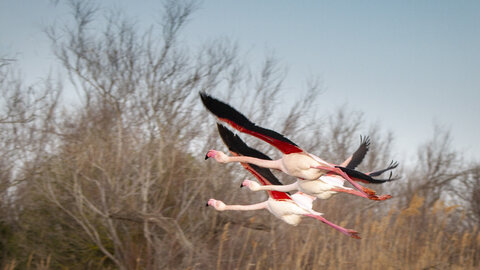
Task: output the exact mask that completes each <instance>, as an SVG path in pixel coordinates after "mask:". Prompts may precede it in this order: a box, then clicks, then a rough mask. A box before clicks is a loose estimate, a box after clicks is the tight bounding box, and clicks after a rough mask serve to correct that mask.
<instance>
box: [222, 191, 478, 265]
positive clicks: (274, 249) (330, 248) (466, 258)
mask: <svg viewBox="0 0 480 270" xmlns="http://www.w3.org/2000/svg"><path fill="white" fill-rule="evenodd" d="M423 206H424V205H423V198H421V197H419V196H414V197H413V199H412V200H411V201H410V204H409V206H408V207H407V208H404V209H396V206H395V205H394V206H392V208H391V209H390V211H388V213H387V214H386V215H383V216H381V215H380V216H379V215H375V214H374V213H373V210H372V211H368V212H367V213H364V214H363V215H362V218H355V219H352V220H348V221H344V222H343V223H341V224H342V225H346V224H348V227H351V228H355V229H357V230H358V231H360V233H361V236H362V239H361V240H354V239H351V238H348V237H345V236H344V235H342V234H339V233H338V232H336V231H334V230H331V229H330V228H329V227H328V226H325V225H323V224H321V223H319V222H316V221H315V220H308V219H305V220H304V221H303V224H300V225H299V226H298V227H291V226H288V225H285V224H281V223H280V221H278V220H272V226H271V227H270V230H269V231H259V230H252V229H248V228H245V227H242V226H235V225H233V226H227V225H224V226H223V230H222V231H219V232H218V234H219V237H218V243H217V245H218V247H219V248H220V249H221V250H222V251H223V252H218V253H217V255H218V258H217V266H216V267H217V269H219V268H220V269H478V267H479V266H480V233H479V230H478V228H477V227H476V228H474V229H472V230H470V231H457V230H454V228H452V227H450V226H449V225H448V224H449V222H448V221H449V220H450V219H451V218H453V217H454V215H455V214H458V213H456V212H455V209H452V208H451V207H446V206H444V205H443V204H441V203H437V204H435V206H434V207H432V208H430V209H424V208H423ZM457 221H458V222H459V223H460V222H462V220H461V218H460V219H458V220H457ZM275 223H277V224H275ZM344 223H345V224H344ZM225 235H229V237H225ZM219 263H220V266H219Z"/></svg>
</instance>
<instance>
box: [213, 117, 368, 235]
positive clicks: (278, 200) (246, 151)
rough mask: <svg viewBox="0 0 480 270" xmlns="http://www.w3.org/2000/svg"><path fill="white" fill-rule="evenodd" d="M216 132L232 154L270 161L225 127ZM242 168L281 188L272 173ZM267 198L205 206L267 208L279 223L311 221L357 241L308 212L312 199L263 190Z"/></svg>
mask: <svg viewBox="0 0 480 270" xmlns="http://www.w3.org/2000/svg"><path fill="white" fill-rule="evenodd" d="M219 132H220V135H221V137H222V140H223V141H224V142H225V144H226V145H227V146H228V148H229V149H230V152H231V153H232V155H234V156H237V157H241V156H243V155H248V156H253V157H257V158H262V159H270V158H269V157H268V156H266V155H265V154H263V153H261V152H259V151H257V150H255V149H253V148H250V147H249V146H248V145H246V144H245V143H244V142H243V141H242V140H241V139H240V138H239V137H238V136H237V135H234V134H233V133H232V132H231V131H229V130H228V129H226V128H221V126H219ZM240 164H241V165H242V166H243V167H244V168H245V169H247V170H248V171H249V172H251V173H252V174H253V175H254V176H255V177H256V178H257V179H258V181H260V183H262V185H272V184H275V185H281V183H280V181H279V180H278V179H277V178H276V177H275V176H274V175H273V174H272V172H271V171H270V170H269V169H267V168H262V167H259V166H256V165H254V164H249V163H243V162H241V163H240ZM267 192H268V195H269V198H268V199H267V200H266V201H264V202H261V203H256V204H251V205H227V204H225V203H224V202H223V201H220V200H216V199H213V198H211V199H209V200H208V202H207V206H212V207H213V208H215V210H217V211H227V210H234V211H251V210H260V209H267V210H268V211H269V212H270V213H272V214H273V215H274V216H275V217H277V218H279V219H281V220H283V221H284V222H286V223H288V224H290V225H293V226H297V225H298V224H299V223H300V221H301V218H302V217H303V216H307V217H311V218H315V219H317V220H320V221H321V222H323V223H325V224H327V225H328V226H330V227H332V228H334V229H335V230H338V231H339V232H341V233H343V234H345V235H348V236H350V237H352V238H356V239H360V236H359V235H358V232H357V231H354V230H351V229H346V228H343V227H341V226H339V225H336V224H334V223H332V222H330V221H328V220H327V219H326V218H324V217H323V216H322V215H323V213H319V212H317V211H315V210H313V209H312V202H313V200H315V197H312V196H309V195H307V194H304V193H302V192H297V193H295V194H293V195H289V194H288V193H285V192H281V191H275V190H269V191H267Z"/></svg>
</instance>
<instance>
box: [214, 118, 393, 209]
mask: <svg viewBox="0 0 480 270" xmlns="http://www.w3.org/2000/svg"><path fill="white" fill-rule="evenodd" d="M223 128H225V127H223ZM368 145H369V141H368V137H367V138H364V139H361V144H360V146H359V147H358V149H357V151H355V153H354V154H353V155H352V156H350V157H349V158H348V159H347V160H345V161H344V162H343V163H342V164H341V165H340V166H342V167H345V168H348V169H354V168H355V167H356V166H357V165H358V164H359V163H360V162H361V161H362V159H363V157H364V156H365V154H366V152H367V151H368ZM397 166H398V163H397V162H393V161H392V162H391V163H390V165H389V166H388V167H387V168H385V169H382V170H378V171H374V172H370V173H367V175H368V176H379V175H381V174H382V173H384V172H386V171H388V170H392V169H394V168H396V167H397ZM391 176H392V174H391V173H390V177H389V178H388V179H374V178H371V179H369V180H368V181H367V180H363V179H359V178H353V179H355V180H357V181H361V182H365V183H370V184H381V183H385V182H387V181H392V180H395V179H394V178H391ZM344 184H345V180H344V179H343V178H342V177H341V176H339V175H337V174H334V173H327V174H325V175H322V176H320V178H319V179H317V180H297V181H296V182H294V183H292V184H289V185H282V186H276V185H267V186H265V185H259V184H258V183H256V182H255V181H251V180H248V179H247V180H244V181H243V182H242V185H241V187H244V186H246V187H248V188H249V189H250V190H252V191H259V190H276V191H283V192H288V191H293V190H298V191H301V192H303V193H307V194H309V195H312V196H314V197H316V198H319V199H328V198H330V197H331V196H333V195H335V194H337V193H338V192H344V193H348V194H352V195H356V196H360V197H365V198H368V197H366V196H365V195H364V194H363V193H361V192H359V191H357V190H354V189H352V188H349V187H345V186H344ZM388 198H391V196H390V195H382V196H380V197H379V200H385V199H388Z"/></svg>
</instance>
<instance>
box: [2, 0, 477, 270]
mask: <svg viewBox="0 0 480 270" xmlns="http://www.w3.org/2000/svg"><path fill="white" fill-rule="evenodd" d="M72 3H73V4H72V10H73V14H74V18H75V22H76V24H75V25H74V26H72V27H71V28H66V29H65V28H62V29H64V30H62V29H60V28H58V27H57V28H55V27H52V28H51V29H49V30H48V31H47V32H48V34H49V37H50V38H51V40H52V43H53V47H54V50H55V53H56V56H57V57H58V60H59V62H60V63H61V64H62V65H63V67H64V69H65V72H66V74H68V78H69V82H68V83H69V84H71V85H72V86H73V87H75V88H76V90H77V95H78V99H79V100H78V103H77V104H75V105H74V106H71V107H69V108H68V107H66V106H62V105H61V104H62V102H61V101H60V100H59V99H60V95H59V93H60V92H61V89H62V85H60V84H59V83H56V81H55V80H53V79H51V78H47V79H45V81H44V83H43V84H42V85H33V86H25V85H23V84H22V83H21V78H19V77H18V76H16V75H15V72H14V68H15V66H14V63H13V62H10V61H3V60H2V62H1V63H0V91H1V94H2V95H1V97H0V102H1V103H2V110H1V114H0V126H1V129H0V144H1V146H2V147H1V148H0V269H476V268H478V267H480V232H479V228H478V222H479V221H480V211H479V209H480V196H479V189H478V183H479V181H480V177H479V176H480V173H479V171H480V169H479V165H478V164H476V163H470V164H466V163H464V162H463V160H462V158H461V154H460V153H458V152H456V151H455V150H452V149H451V147H450V144H449V142H450V138H449V134H448V132H445V131H442V130H438V132H436V134H437V136H436V137H434V138H433V139H432V141H430V142H428V143H426V144H425V145H424V146H422V148H421V149H419V157H418V160H419V163H418V164H419V165H418V166H417V167H414V168H402V169H401V171H399V174H401V176H402V179H401V180H399V181H397V182H396V183H389V184H385V185H383V186H375V187H374V188H375V189H376V190H378V191H379V192H383V193H391V194H392V195H393V196H394V198H393V199H391V200H389V201H385V202H372V201H367V200H365V199H362V198H355V197H353V196H349V195H338V196H336V197H334V198H332V199H330V200H328V201H317V202H316V203H315V209H318V210H319V211H320V212H323V213H325V217H326V218H328V219H329V220H331V221H332V222H335V223H338V224H339V225H342V226H346V227H348V228H353V229H355V230H357V231H359V232H360V234H361V236H362V239H361V240H353V239H351V238H348V237H346V236H344V235H342V234H340V233H338V232H336V231H334V230H332V229H330V228H329V227H328V226H325V225H324V224H322V223H320V222H318V221H317V220H313V219H311V220H309V219H307V218H306V219H304V220H303V221H302V223H301V224H300V225H299V226H297V227H293V226H289V225H287V224H284V223H282V222H281V221H280V220H278V219H275V218H274V217H272V216H271V215H269V213H267V212H266V211H259V212H255V213H253V212H246V213H245V212H242V213H233V212H222V213H218V212H215V211H214V210H212V209H209V208H206V207H205V203H206V201H207V199H208V198H211V197H215V198H217V199H221V200H224V201H225V202H227V203H238V204H240V203H244V204H248V203H252V202H259V201H261V200H262V199H264V198H265V194H263V193H253V192H249V191H248V190H245V189H243V190H241V189H239V188H238V186H239V184H240V182H241V181H242V180H243V179H245V177H250V176H249V175H248V173H247V172H246V171H244V170H243V169H242V168H241V166H238V164H236V165H235V164H230V165H222V164H217V163H214V162H205V161H204V160H203V157H204V154H205V153H206V151H207V150H208V149H210V148H214V147H216V148H218V149H224V146H223V145H221V142H220V140H219V136H218V134H216V128H215V124H214V119H213V117H212V116H211V115H208V114H207V112H206V110H205V109H203V108H202V107H201V102H200V100H199V98H198V92H199V91H206V92H209V93H213V94H215V95H216V96H219V97H220V98H222V99H223V100H228V101H229V102H230V103H232V104H234V105H235V107H237V108H239V109H241V111H244V112H247V114H248V116H249V117H251V118H252V119H255V121H256V122H257V123H258V124H261V125H264V126H266V127H269V128H274V129H276V130H278V131H280V132H282V133H284V134H286V135H287V136H288V137H290V138H292V139H293V140H294V141H296V142H297V143H298V144H299V145H302V147H304V148H306V149H309V150H310V151H311V152H312V153H316V154H319V155H320V156H321V157H324V158H325V159H327V160H331V161H333V162H340V161H342V160H343V159H344V158H345V157H346V156H347V154H348V153H350V152H351V151H352V150H353V149H354V148H355V147H356V146H357V144H358V141H359V140H358V138H359V135H360V134H368V135H370V137H371V139H372V147H371V151H370V152H369V153H368V156H367V159H366V160H365V162H364V164H362V166H361V167H360V168H361V169H362V170H367V171H368V170H371V169H374V168H379V167H382V166H384V165H385V164H387V163H388V162H389V161H390V160H391V159H393V158H395V157H394V156H392V155H390V153H391V151H392V139H393V138H392V135H391V134H388V133H385V132H383V131H382V130H380V129H379V128H378V126H373V127H371V128H368V129H367V128H365V127H364V126H365V121H364V119H363V118H362V116H361V114H358V113H352V112H349V111H345V110H339V111H338V112H336V113H334V114H332V115H330V116H328V118H326V119H318V118H317V119H315V114H316V111H315V109H314V108H316V107H318V106H314V105H315V102H316V100H317V99H318V98H319V97H320V98H321V96H319V94H320V87H319V84H318V83H317V82H316V81H312V82H311V83H310V84H309V87H308V89H307V91H306V93H307V95H305V96H304V97H303V98H300V99H299V100H298V101H297V102H296V103H295V104H291V106H290V107H289V109H288V110H287V109H286V108H285V106H282V109H281V110H280V109H279V108H277V107H276V106H275V105H276V104H278V103H277V101H278V102H280V100H279V97H280V96H281V93H282V87H281V85H282V84H281V83H282V81H281V80H282V77H283V73H282V70H281V69H280V68H279V67H278V65H277V63H276V61H275V60H274V59H273V58H268V59H267V60H266V61H265V65H264V67H263V68H262V69H261V70H260V72H258V73H259V76H252V75H251V74H255V72H254V71H252V70H249V69H248V67H247V66H245V65H243V64H242V63H241V61H240V60H239V59H238V58H237V56H236V52H237V49H236V48H235V45H234V44H231V43H229V42H227V41H225V40H219V41H216V42H215V43H211V44H207V45H205V46H203V47H201V48H200V49H199V50H198V52H197V53H195V52H193V51H187V50H186V48H184V47H183V45H182V44H180V43H179V40H178V39H177V37H178V35H179V33H180V30H181V29H182V27H183V26H184V25H185V23H186V21H187V20H188V18H189V15H190V14H191V12H192V11H193V9H194V6H193V5H192V4H191V3H188V2H183V1H166V5H165V9H164V10H165V14H164V16H163V17H162V19H161V22H160V23H159V28H158V29H157V28H152V30H149V31H147V32H142V31H141V30H139V29H136V28H135V27H134V24H132V23H130V22H129V21H127V20H125V19H123V17H122V16H121V15H119V14H118V13H115V14H110V15H109V16H108V17H107V18H108V19H107V20H106V22H107V23H106V27H105V29H102V31H98V32H94V31H93V30H92V28H91V27H89V25H91V24H93V23H95V21H96V20H97V19H98V18H97V12H98V10H97V9H95V8H94V7H92V6H89V5H85V4H82V2H81V1H73V2H72ZM83 3H84V2H83ZM249 74H250V75H249ZM222 89H229V91H223V92H222V91H221V90H222ZM245 89H254V90H251V91H250V90H245ZM282 102H283V100H282ZM318 111H321V108H320V109H318ZM273 112H278V113H279V114H280V117H278V118H275V119H273V118H272V117H265V116H268V115H271V114H272V113H273ZM245 139H246V140H247V141H248V143H249V144H251V145H252V146H255V147H258V148H259V149H261V150H262V151H265V152H267V153H269V155H271V156H272V157H275V155H277V156H278V153H277V152H275V151H273V150H272V149H271V148H270V147H268V146H266V145H265V144H262V143H260V142H258V140H254V139H251V138H248V137H245ZM397 171H398V169H397ZM279 177H281V179H282V180H283V181H284V182H285V183H289V182H291V181H292V180H293V179H290V178H288V177H285V176H283V175H279Z"/></svg>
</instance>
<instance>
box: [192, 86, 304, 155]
mask: <svg viewBox="0 0 480 270" xmlns="http://www.w3.org/2000/svg"><path fill="white" fill-rule="evenodd" d="M200 98H201V99H202V102H203V105H205V107H206V108H207V109H208V110H209V111H210V112H211V113H213V114H214V115H215V116H217V118H218V119H219V120H220V121H223V122H225V123H227V124H229V125H230V126H232V127H233V128H235V129H237V130H238V131H240V132H244V133H247V134H250V135H252V136H255V137H257V138H259V139H261V140H264V141H265V142H267V143H269V144H271V145H273V146H275V147H276V148H278V149H279V150H280V151H282V152H283V153H284V154H290V153H299V152H303V150H302V149H301V148H299V147H298V146H297V145H296V144H295V143H294V142H292V141H290V140H289V139H287V138H286V137H284V136H283V135H282V134H280V133H277V132H275V131H273V130H270V129H266V128H262V127H259V126H257V125H255V124H254V123H253V122H252V121H250V120H248V118H247V117H245V116H244V115H243V114H241V113H240V112H238V111H237V110H235V109H234V108H233V107H232V106H230V105H228V104H226V103H224V102H222V101H220V100H218V99H216V98H213V97H211V96H209V95H207V94H206V93H204V92H200Z"/></svg>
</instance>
